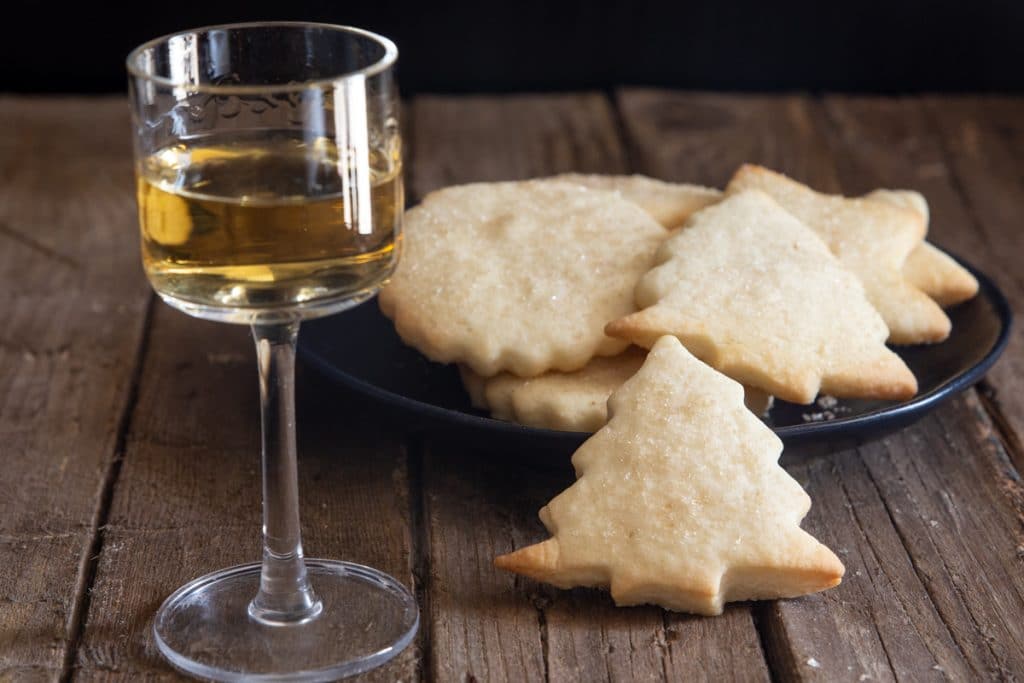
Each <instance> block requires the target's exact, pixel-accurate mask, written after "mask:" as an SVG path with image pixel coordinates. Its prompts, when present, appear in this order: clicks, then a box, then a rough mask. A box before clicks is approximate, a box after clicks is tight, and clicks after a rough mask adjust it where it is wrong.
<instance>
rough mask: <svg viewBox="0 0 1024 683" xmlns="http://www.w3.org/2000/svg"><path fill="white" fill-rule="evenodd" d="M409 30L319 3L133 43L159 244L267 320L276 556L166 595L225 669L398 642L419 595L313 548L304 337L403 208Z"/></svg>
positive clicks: (192, 661) (141, 178) (388, 652)
mask: <svg viewBox="0 0 1024 683" xmlns="http://www.w3.org/2000/svg"><path fill="white" fill-rule="evenodd" d="M397 56H398V52H397V49H396V48H395V45H394V44H393V43H392V42H391V41H389V40H387V39H386V38H383V37H381V36H378V35H374V34H372V33H369V32H367V31H363V30H360V29H355V28H349V27H344V26H334V25H327V24H314V23H304V22H271V23H251V24H232V25H224V26H210V27H205V28H199V29H194V30H190V31H184V32H182V33H177V34H174V35H170V36H165V37H162V38H157V39H155V40H152V41H150V42H148V43H145V44H144V45H141V46H139V47H138V48H136V49H135V50H134V51H133V52H132V53H131V54H130V55H129V56H128V60H127V67H128V72H129V96H130V99H131V106H132V124H133V128H134V135H135V169H136V187H137V195H138V206H139V223H140V227H141V230H142V262H143V265H144V267H145V270H146V275H147V277H148V278H149V281H150V283H151V284H152V285H153V288H154V289H155V290H156V292H157V294H159V295H160V297H161V298H162V299H163V300H164V301H166V302H167V303H168V304H170V305H171V306H173V307H175V308H178V309H180V310H182V311H185V312H186V313H189V314H191V315H194V316H197V317H200V318H207V319H211V320H218V321H223V322H231V323H242V324H247V325H250V326H251V328H252V334H253V338H254V339H255V342H256V354H257V365H258V371H259V387H260V404H261V411H262V422H263V429H262V435H263V447H262V451H263V559H262V562H254V563H252V564H246V565H240V566H237V567H231V568H228V569H224V570H221V571H219V572H215V573H213V574H209V575H207V576H203V577H200V578H198V579H195V580H194V581H192V582H190V583H189V584H187V585H185V586H182V587H181V588H179V589H178V590H177V591H176V592H175V593H173V594H172V595H171V596H170V597H168V598H167V600H166V601H165V602H164V603H163V605H162V606H161V607H160V610H159V611H158V612H157V615H156V618H155V620H154V624H153V630H154V635H155V638H156V643H157V645H158V647H159V649H160V651H161V653H163V655H164V656H165V657H167V659H168V660H169V661H170V662H171V664H172V665H174V666H175V667H177V668H178V669H180V670H182V671H184V672H187V673H190V674H193V675H195V676H199V677H202V678H207V679H214V680H225V681H227V680H232V681H233V680H270V679H273V680H280V679H287V680H318V681H319V680H332V679H334V678H338V677H341V676H345V675H350V674H354V673H358V672H361V671H365V670H367V669H370V668H373V667H375V666H378V665H379V664H381V663H383V662H385V661H387V660H388V659H390V658H392V657H393V656H395V655H396V654H397V653H398V652H399V651H401V649H402V648H404V647H405V646H406V645H407V644H408V643H409V642H410V641H411V640H412V638H413V636H414V634H415V632H416V628H417V626H418V623H419V613H418V610H417V607H416V602H415V600H414V599H413V597H412V596H411V595H410V593H409V591H408V590H406V589H405V587H403V586H402V585H401V584H400V583H398V582H397V581H395V580H394V579H393V578H391V577H390V576H387V575H386V574H383V573H381V572H379V571H377V570H375V569H371V568H369V567H365V566H362V565H357V564H353V563H349V562H341V561H336V560H320V559H306V558H304V556H303V553H302V542H301V538H300V534H299V512H298V482H297V470H296V447H295V407H294V364H295V342H296V338H297V336H298V330H299V323H300V321H301V320H303V319H308V318H313V317H317V316H322V315H328V314H330V313H335V312H338V311H341V310H344V309H346V308H349V307H351V306H354V305H356V304H358V303H360V302H362V301H364V300H366V299H367V298H369V297H371V296H372V295H373V294H374V293H375V292H376V291H377V290H378V289H379V288H380V286H381V285H382V284H384V282H385V281H386V280H387V278H388V277H389V276H390V274H391V272H392V271H393V270H394V267H395V265H396V263H397V259H398V245H399V240H400V233H401V218H402V210H403V203H404V198H403V191H402V156H401V139H400V136H399V128H398V111H399V101H398V93H397V89H396V85H395V80H394V65H395V62H396V60H397Z"/></svg>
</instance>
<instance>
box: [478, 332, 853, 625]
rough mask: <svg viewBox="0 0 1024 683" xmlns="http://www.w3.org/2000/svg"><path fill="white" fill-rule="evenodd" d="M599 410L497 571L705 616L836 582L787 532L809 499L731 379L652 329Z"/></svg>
mask: <svg viewBox="0 0 1024 683" xmlns="http://www.w3.org/2000/svg"><path fill="white" fill-rule="evenodd" d="M609 415H610V419H609V421H608V424H606V425H605V426H604V427H603V428H601V430H600V431H598V432H597V433H596V434H594V436H592V437H591V438H590V439H588V440H587V441H586V443H584V444H583V446H581V447H580V449H579V450H578V451H576V454H575V455H574V456H573V466H574V467H575V468H576V476H577V481H576V483H575V484H573V485H572V486H570V487H569V488H568V489H566V490H565V491H564V492H562V493H561V494H560V495H558V496H557V497H556V498H555V499H554V500H552V501H551V502H550V503H549V504H548V505H547V506H546V507H544V508H543V509H542V510H541V511H540V518H541V520H542V521H543V522H544V525H545V526H546V527H547V529H548V531H549V532H550V533H551V538H550V539H548V540H546V541H543V542H542V543H538V544H536V545H532V546H529V547H526V548H523V549H520V550H517V551H515V552H513V553H511V554H508V555H502V556H500V557H498V558H497V559H496V560H495V564H496V565H497V566H498V567H500V568H502V569H507V570H510V571H513V572H517V573H519V574H524V575H526V576H529V577H532V578H535V579H537V580H540V581H545V582H547V583H551V584H554V585H556V586H559V587H561V588H570V587H573V586H599V587H609V588H610V589H611V594H612V598H613V599H614V600H615V602H616V604H619V605H635V604H641V603H655V604H658V605H662V606H663V607H667V608H669V609H674V610H679V611H685V612H693V613H697V614H708V615H713V614H720V613H721V611H722V607H723V605H724V603H726V602H729V601H733V600H749V599H766V598H779V597H794V596H797V595H803V594H806V593H812V592H816V591H820V590H824V589H826V588H829V587H832V586H835V585H836V584H838V583H839V581H840V579H841V578H842V575H843V571H844V570H843V565H842V563H841V562H840V561H839V560H838V559H837V558H836V556H835V555H834V554H833V553H832V552H831V551H830V550H829V549H828V548H826V547H825V546H823V545H822V544H821V543H819V542H818V541H816V540H815V539H814V538H813V537H812V536H810V535H809V534H808V533H806V532H805V531H803V530H802V529H800V520H802V519H803V517H804V515H805V514H806V513H807V511H808V509H809V508H810V504H811V502H810V499H809V498H808V496H807V494H806V493H805V492H804V490H803V489H802V488H801V487H800V485H799V484H798V483H797V482H796V481H794V480H793V479H792V478H791V477H790V476H789V475H788V474H786V472H785V471H784V470H783V469H782V468H781V467H780V466H779V465H778V457H779V454H780V453H781V451H782V443H781V442H780V441H779V439H778V437H776V436H775V434H774V433H773V432H772V431H771V430H770V429H769V428H768V427H766V426H765V425H764V424H763V423H762V422H761V421H760V420H759V419H758V418H757V417H756V416H754V414H753V413H751V412H750V411H749V410H747V409H746V408H745V407H744V405H743V389H742V387H741V386H740V385H739V384H738V383H736V382H734V381H733V380H731V379H729V378H728V377H725V376H724V375H721V374H719V373H718V372H715V371H714V370H713V369H711V368H710V367H708V366H707V365H705V364H704V363H701V362H700V361H698V360H697V359H696V358H694V357H693V356H692V355H690V353H689V352H688V351H687V350H686V349H685V348H683V346H682V345H681V344H680V343H679V341H678V340H677V339H675V338H674V337H663V338H662V339H660V340H659V341H658V342H657V343H656V344H655V345H654V348H653V349H652V350H651V352H650V354H648V356H647V359H646V361H645V362H644V365H643V367H642V368H641V369H640V371H639V372H638V373H637V374H636V375H634V376H633V377H632V378H631V379H630V380H628V381H627V382H626V383H625V384H624V385H623V386H622V387H621V388H620V389H618V390H617V391H616V392H615V393H614V394H613V395H612V397H611V399H610V400H609Z"/></svg>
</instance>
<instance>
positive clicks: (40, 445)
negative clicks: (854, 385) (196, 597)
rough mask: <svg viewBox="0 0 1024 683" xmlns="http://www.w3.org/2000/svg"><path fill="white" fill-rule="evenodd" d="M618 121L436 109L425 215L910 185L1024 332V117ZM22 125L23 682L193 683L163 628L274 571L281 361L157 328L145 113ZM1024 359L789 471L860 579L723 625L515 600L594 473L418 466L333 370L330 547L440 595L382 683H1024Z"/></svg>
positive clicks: (764, 103)
mask: <svg viewBox="0 0 1024 683" xmlns="http://www.w3.org/2000/svg"><path fill="white" fill-rule="evenodd" d="M616 101H617V102H618V104H619V111H618V112H616V110H615V109H614V108H613V107H612V106H609V103H608V101H607V100H606V98H604V97H603V96H601V95H598V94H591V93H586V94H567V95H566V94H563V95H524V96H508V97H440V96H429V97H420V98H418V99H416V100H414V101H413V102H412V103H411V106H410V108H409V109H408V112H409V114H410V116H409V122H410V126H409V132H410V133H411V135H410V136H409V140H410V145H409V150H408V157H407V161H408V169H409V180H410V189H411V191H412V192H411V193H412V195H413V196H414V197H420V196H422V194H423V193H425V192H427V191H430V190H432V189H435V188H437V187H440V186H442V185H446V184H450V183H456V182H468V181H473V180H496V179H508V178H523V177H531V176H537V175H547V174H550V173H556V172H562V171H569V170H577V171H588V172H602V171H603V172H612V173H621V172H629V171H631V170H632V171H639V172H644V173H647V174H650V175H656V176H659V177H664V178H669V179H678V180H689V181H694V182H701V183H705V184H712V185H719V186H720V185H722V184H724V183H725V182H726V180H727V179H728V177H729V175H730V174H731V173H732V171H733V170H734V168H735V167H736V166H737V165H738V164H739V163H742V162H743V161H757V162H760V163H764V164H766V165H769V166H771V167H773V168H777V169H779V170H782V171H785V172H787V173H789V174H791V175H793V176H795V177H797V178H798V179H801V180H803V181H806V182H809V183H810V184H812V185H813V186H815V187H817V188H819V189H822V190H827V191H840V190H841V191H845V192H847V193H860V192H863V191H866V190H869V189H872V188H874V187H879V186H888V187H912V188H915V189H919V190H921V191H922V192H924V193H925V195H926V196H927V197H928V199H929V202H930V204H931V207H932V215H933V217H932V226H931V233H930V235H931V238H932V239H934V241H936V242H937V243H938V244H940V245H941V246H946V247H949V248H951V249H953V250H954V251H956V252H957V253H959V254H962V255H964V256H965V257H967V258H968V259H970V260H972V261H973V262H975V263H977V264H978V265H980V266H982V267H983V269H984V270H985V271H986V272H988V273H989V274H991V275H992V276H993V277H994V278H995V279H996V280H997V282H998V283H999V284H1000V286H1001V287H1002V288H1003V290H1004V291H1005V292H1006V293H1007V295H1008V296H1009V298H1010V299H1011V302H1012V305H1013V307H1014V308H1015V310H1018V311H1019V310H1021V307H1022V306H1024V280H1022V278H1021V271H1020V267H1019V263H1018V262H1019V260H1020V255H1021V253H1022V252H1021V247H1022V246H1024V243H1022V242H1021V240H1022V237H1021V233H1020V231H1019V230H1018V228H1017V222H1018V217H1019V216H1020V215H1021V214H1022V211H1021V209H1022V208H1024V207H1022V206H1021V202H1022V201H1024V199H1022V197H1024V192H1022V190H1024V187H1022V186H1024V175H1022V173H1021V169H1022V168H1024V131H1022V127H1024V100H1021V99H1019V98H999V97H988V98H976V97H941V98H925V99H924V100H923V101H922V100H918V99H911V98H904V99H892V98H875V97H843V96H829V97H826V98H823V99H821V100H818V99H815V98H809V97H804V96H799V95H786V96H753V95H751V96H748V95H719V94H700V93H697V94H693V93H678V92H674V93H673V92H666V91H659V90H651V89H630V90H624V91H621V92H620V93H618V94H617V97H616ZM0 119H2V120H3V121H4V123H5V126H3V127H2V128H0V180H2V181H3V182H0V245H2V246H0V282H2V283H3V287H4V291H5V293H6V294H7V296H5V297H0V307H2V308H0V311H2V312H3V313H4V314H5V315H6V320H7V325H6V326H5V328H4V332H2V333H0V377H2V378H3V382H2V383H0V437H2V438H0V443H2V446H0V453H2V456H3V462H4V465H5V467H4V471H3V473H0V680H18V681H21V680H32V681H34V680H60V679H64V678H68V677H69V676H70V677H74V678H76V679H81V680H89V681H93V680H136V679H139V678H146V679H157V680H178V679H179V677H178V676H177V675H176V674H174V673H172V672H171V671H170V670H169V669H168V668H167V666H166V665H165V664H164V663H163V661H162V660H160V659H159V657H158V656H157V655H156V653H155V651H154V649H153V645H152V641H151V638H150V636H149V626H150V620H151V618H152V615H153V613H154V611H155V609H156V608H157V606H158V605H159V604H160V602H161V601H162V600H163V598H164V597H166V595H167V594H168V593H170V592H171V591H172V590H173V589H175V588H176V587H177V586H179V585H180V584H182V583H184V582H186V581H188V580H190V579H191V578H194V577H195V576H198V575H199V574H201V573H203V572H206V571H211V570H214V569H218V568H221V567H224V566H227V565H229V564H233V563H236V562H244V561H249V560H252V559H254V558H255V557H257V555H258V541H259V539H258V525H259V478H258V476H259V460H258V458H259V455H258V413H257V406H256V400H257V396H256V381H255V368H254V364H253V354H252V350H251V349H252V344H251V341H250V339H249V337H248V333H247V331H246V330H245V329H243V328H240V327H233V326H228V325H215V324H212V323H205V322H202V321H198V320H193V319H189V318H186V317H185V316H183V315H180V314H178V313H176V312H173V311H171V310H170V309H167V308H166V307H164V306H163V305H162V304H160V305H158V306H157V307H156V308H155V309H154V313H153V315H152V320H150V321H149V327H148V333H146V332H144V330H146V329H147V328H146V325H147V309H148V306H149V304H148V302H149V301H150V295H149V290H148V288H147V286H146V285H145V282H144V279H143V277H142V274H141V269H140V267H139V265H138V255H137V247H138V245H137V242H136V239H137V238H136V234H137V227H136V224H135V220H136V219H135V214H134V204H133V200H132V187H131V162H130V149H129V142H130V136H129V134H128V123H127V113H126V105H125V104H124V103H123V101H122V100H121V98H106V99H103V98H101V99H84V98H59V99H31V98H0ZM622 133H624V134H625V135H624V138H623V136H622ZM623 139H624V140H625V142H623ZM1018 327H1019V326H1018ZM1020 335H1021V332H1020V331H1019V329H1018V330H1017V331H1015V333H1014V338H1013V340H1012V341H1011V345H1010V347H1009V349H1008V351H1007V355H1006V357H1005V358H1004V359H1003V360H1002V361H1001V362H1000V363H999V364H998V365H997V366H996V367H995V369H994V370H993V371H992V372H991V373H990V375H989V378H988V380H987V383H986V385H983V387H982V392H981V393H978V392H968V393H966V394H964V395H962V396H961V397H959V398H957V399H955V400H954V401H952V402H950V403H948V404H946V405H944V406H943V407H941V408H940V409H939V410H937V411H936V412H934V413H932V414H930V415H929V416H928V417H926V418H925V419H924V420H923V421H922V422H920V423H918V424H917V425H915V426H913V427H911V428H909V429H907V430H904V431H902V432H900V433H899V434H896V435H894V436H892V437H889V438H887V439H885V440H883V441H881V442H878V443H875V444H872V445H868V446H865V447H862V448H860V449H856V450H850V451H844V452H841V453H835V454H831V455H828V456H821V457H816V458H806V459H797V460H795V461H794V462H793V463H792V464H791V465H790V471H791V472H792V473H793V474H794V476H796V477H797V479H798V480H799V481H800V482H801V483H802V484H803V485H804V486H806V487H807V488H808V490H809V492H810V493H811V496H812V498H813V499H814V507H813V508H812V510H811V513H810V514H809V516H808V518H807V520H806V521H805V525H804V526H805V528H807V529H808V530H809V531H811V532H812V533H813V534H815V535H816V536H817V537H818V538H820V539H821V540H822V541H823V542H825V543H827V544H828V545H829V546H830V547H832V548H833V549H835V550H836V551H837V553H838V554H839V555H840V557H841V558H842V559H843V561H844V562H845V564H846V567H847V576H846V578H845V580H844V582H843V584H842V585H841V586H840V587H839V588H837V589H835V590H832V591H829V592H826V593H823V594H820V595H816V596H810V597H807V598H803V599H799V600H788V601H778V602H771V603H768V602H765V603H754V604H739V605H734V606H731V607H730V608H729V609H728V610H727V611H726V614H725V615H723V616H722V617H718V618H714V619H704V618H693V617H688V616H685V615H675V614H669V613H665V612H663V611H661V610H657V609H654V608H629V609H619V608H615V607H614V606H613V605H612V604H611V602H610V600H609V599H608V597H607V596H606V595H605V594H604V593H602V592H599V591H589V590H577V591H558V590H555V589H551V588H548V587H545V586H542V585H540V584H537V583H534V582H531V581H528V580H525V579H521V578H517V577H514V576H512V575H509V574H504V573H500V572H498V571H496V570H494V569H493V568H492V565H491V561H492V559H493V557H494V555H496V554H498V553H501V552H505V551H508V550H511V549H512V548H514V547H521V546H523V545H526V544H528V543H531V542H534V541H537V540H539V539H541V538H542V537H543V536H544V530H543V527H542V525H541V524H540V522H539V521H538V520H537V518H536V510H537V509H538V508H539V507H540V506H541V505H542V504H543V503H545V502H546V501H547V500H548V499H550V498H551V497H552V496H553V495H555V494H556V493H558V492H559V491H560V490H562V489H563V488H564V487H565V486H567V485H568V484H569V483H570V482H571V481H572V475H571V472H570V471H569V470H568V469H567V468H565V467H553V468H548V467H543V466H539V465H536V464H531V463H528V462H525V461H524V460H521V459H517V458H515V457H512V458H508V457H506V458H505V459H501V458H499V457H497V456H496V454H494V453H490V452H487V451H484V450H481V449H479V448H474V447H470V446H467V445H459V444H458V443H454V444H453V443H448V442H445V443H442V442H437V441H433V440H429V441H427V442H426V443H425V444H423V443H420V442H419V441H414V442H412V444H411V446H407V445H406V443H405V436H404V435H403V433H402V425H400V424H395V423H392V422H390V421H389V420H388V418H387V416H386V415H383V414H378V413H377V412H376V411H374V410H373V409H371V408H369V407H366V406H364V405H363V403H362V401H360V400H358V399H355V398H354V397H347V396H346V395H344V394H341V393H340V392H339V391H338V390H337V389H336V388H334V387H331V386H327V385H326V384H324V382H323V380H320V379H318V378H317V377H315V376H313V375H311V374H306V375H300V382H299V391H298V393H299V410H300V416H299V427H300V444H299V445H300V477H301V479H300V481H301V484H300V486H301V488H302V501H303V503H302V504H303V516H304V517H303V521H304V532H305V541H306V548H307V551H308V552H309V553H310V555H312V556H318V555H319V556H329V557H341V558H345V559H354V560H356V561H360V562H366V563H368V564H371V565H374V566H378V567H380V568H382V569H384V570H385V571H389V572H391V573H392V574H394V575H395V576H397V577H398V578H399V579H400V580H402V581H404V582H405V583H406V584H407V585H413V584H415V587H416V588H417V591H418V594H419V595H420V597H421V600H422V607H423V624H424V626H423V634H422V637H421V639H420V640H419V642H418V644H417V646H415V647H413V648H411V649H410V650H408V651H406V653H404V654H403V655H402V656H401V657H400V658H399V660H397V661H396V662H395V663H393V664H392V665H390V666H388V667H386V668H384V669H382V670H380V671H378V672H375V673H372V674H370V675H369V676H367V677H366V678H367V680H381V681H384V680H414V679H428V680H438V681H448V680H459V681H463V680H498V681H501V680H513V681H519V680H557V681H561V680H679V679H685V680H690V679H698V680H700V679H705V680H721V679H733V680H765V679H767V678H769V675H771V677H772V678H773V679H777V680H791V679H793V680H801V679H810V680H830V681H831V680H850V681H858V680H896V679H907V680H932V679H934V680H940V679H949V680H977V679H1006V680H1009V679H1013V678H1017V677H1020V675H1021V673H1022V672H1024V656H1022V654H1021V653H1022V652H1024V625H1022V623H1021V620H1020V615H1021V614H1024V487H1022V485H1021V483H1020V482H1021V479H1020V476H1019V471H1020V467H1021V466H1024V448H1022V445H1021V435H1022V433H1024V399H1022V398H1021V396H1024V393H1022V389H1024V387H1022V384H1024V379H1022V378H1024V356H1022V353H1024V352H1022V348H1024V343H1022V339H1021V337H1020ZM144 338H145V339H146V340H148V341H146V342H145V343H144ZM94 555H97V556H98V557H94ZM755 622H756V624H757V626H758V629H755ZM759 632H760V633H759ZM762 644H763V645H762ZM76 647H77V651H76V650H75V648H76ZM766 657H767V663H766ZM72 664H73V667H72V666H71V665H72ZM768 664H770V665H771V671H770V672H769V668H768V666H767V665H768Z"/></svg>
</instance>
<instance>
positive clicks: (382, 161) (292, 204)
mask: <svg viewBox="0 0 1024 683" xmlns="http://www.w3.org/2000/svg"><path fill="white" fill-rule="evenodd" d="M347 163H348V162H346V161H344V160H343V159H342V158H341V156H340V155H339V152H338V149H337V147H336V146H335V145H334V143H333V142H331V141H329V140H327V139H325V138H314V139H308V140H307V139H303V138H301V137H296V136H294V135H292V134H289V133H283V132H282V133H270V134H268V133H267V132H266V131H261V132H260V133H259V135H258V136H255V135H253V134H250V135H248V136H245V135H240V134H233V135H231V136H224V135H218V136H216V137H215V138H208V139H204V138H196V139H192V140H188V141H186V142H182V143H179V144H176V145H174V146H171V147H165V148H164V149H161V150H160V151H158V152H156V153H155V154H153V155H151V156H149V157H148V158H146V159H144V160H143V161H142V162H141V164H140V167H139V169H138V173H137V184H138V188H137V191H138V204H139V218H140V224H141V226H142V259H143V265H144V267H145V269H146V274H147V276H148V277H149V279H150V281H151V282H152V284H153V287H154V288H155V289H156V290H157V292H159V293H160V294H162V295H164V296H165V297H167V296H170V297H172V298H174V299H178V300H181V301H184V302H189V303H192V304H199V305H202V306H212V307H225V308H255V309H267V308H282V307H289V306H294V305H296V304H302V303H305V302H311V301H316V300H319V299H339V300H344V299H362V298H365V296H366V295H367V294H368V293H372V291H373V290H375V289H376V288H377V287H379V286H380V284H381V283H382V282H383V281H384V280H386V279H387V277H388V276H389V275H390V274H391V271H392V269H393V267H394V264H395V261H396V253H395V252H396V240H397V239H398V234H399V223H398V222H399V221H400V220H401V212H402V209H403V202H404V199H403V192H402V182H401V168H400V166H399V164H398V163H396V162H394V161H391V160H389V159H388V158H387V157H386V156H385V155H384V154H382V153H374V152H372V151H371V153H370V165H369V169H368V170H369V176H370V177H369V184H370V192H369V198H370V202H369V208H368V209H367V207H366V206H362V207H360V206H358V203H359V202H358V200H357V199H356V197H357V196H358V195H357V194H356V193H355V192H353V191H352V190H351V187H346V184H347V183H351V181H350V180H349V176H350V174H349V173H348V170H347V168H346V167H345V165H346V164H347Z"/></svg>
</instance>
